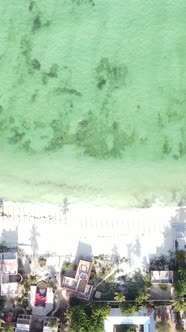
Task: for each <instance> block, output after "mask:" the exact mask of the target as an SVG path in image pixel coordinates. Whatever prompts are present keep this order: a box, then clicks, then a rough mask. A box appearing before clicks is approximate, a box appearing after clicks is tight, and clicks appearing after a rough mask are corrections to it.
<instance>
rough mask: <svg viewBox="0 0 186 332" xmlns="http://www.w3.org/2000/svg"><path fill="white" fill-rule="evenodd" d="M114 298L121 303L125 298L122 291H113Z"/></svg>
mask: <svg viewBox="0 0 186 332" xmlns="http://www.w3.org/2000/svg"><path fill="white" fill-rule="evenodd" d="M114 295H115V296H114V300H115V301H117V302H119V303H122V302H125V300H126V298H125V295H123V294H122V293H119V292H115V294H114Z"/></svg>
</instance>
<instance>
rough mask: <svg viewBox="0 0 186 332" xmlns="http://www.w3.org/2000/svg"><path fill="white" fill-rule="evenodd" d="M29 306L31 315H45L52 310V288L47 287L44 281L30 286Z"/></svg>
mask: <svg viewBox="0 0 186 332" xmlns="http://www.w3.org/2000/svg"><path fill="white" fill-rule="evenodd" d="M30 306H31V308H32V314H33V315H38V316H46V315H47V314H48V313H49V312H51V311H52V309H53V306H54V293H53V290H52V288H50V287H47V284H46V283H45V282H44V281H41V282H39V283H38V284H37V285H32V286H31V289H30Z"/></svg>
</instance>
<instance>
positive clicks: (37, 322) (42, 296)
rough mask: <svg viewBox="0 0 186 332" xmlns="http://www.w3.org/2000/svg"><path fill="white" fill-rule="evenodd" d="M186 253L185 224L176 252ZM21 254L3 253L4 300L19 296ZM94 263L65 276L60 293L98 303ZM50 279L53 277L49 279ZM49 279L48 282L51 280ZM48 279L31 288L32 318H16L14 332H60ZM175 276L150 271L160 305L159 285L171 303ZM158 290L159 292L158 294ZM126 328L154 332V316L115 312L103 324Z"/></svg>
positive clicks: (0, 280) (0, 286)
mask: <svg viewBox="0 0 186 332" xmlns="http://www.w3.org/2000/svg"><path fill="white" fill-rule="evenodd" d="M178 248H179V249H180V250H186V224H182V226H181V225H179V224H175V225H174V249H175V250H176V249H178ZM18 260H19V257H18V252H17V251H16V250H9V251H4V252H2V253H0V295H1V297H13V298H16V297H17V296H19V294H20V292H21V289H22V285H23V284H24V280H23V277H22V275H21V274H20V273H19V272H18V270H19V269H18V266H19V264H18ZM92 268H93V262H92V261H91V260H88V259H79V260H78V262H77V265H76V270H75V271H74V273H72V274H71V273H66V274H64V275H63V276H62V278H61V279H60V281H59V284H58V290H59V289H61V290H66V291H67V292H68V293H69V294H71V295H72V296H75V297H77V298H79V299H80V300H82V301H87V302H89V301H90V300H92V299H98V300H99V296H100V294H99V292H95V289H94V287H93V286H92V285H91V284H90V282H89V280H90V275H91V271H92ZM48 277H50V276H48ZM48 277H47V278H48ZM47 278H45V277H43V276H42V277H41V278H40V279H39V280H38V282H37V283H34V284H32V285H31V287H30V290H29V307H30V314H27V313H25V314H21V315H19V316H18V318H17V323H16V326H15V332H28V331H30V332H42V331H45V332H57V331H59V326H58V324H57V319H56V318H55V315H53V313H54V311H55V305H56V303H55V292H54V289H53V288H52V287H49V286H48V283H47V282H46V279H47ZM173 278H174V273H173V271H171V270H170V269H169V268H168V267H167V268H163V269H162V270H154V271H151V282H152V285H153V287H152V292H154V294H153V296H154V298H155V299H156V300H157V301H158V291H159V285H160V284H166V285H167V293H166V292H165V291H164V292H163V293H164V294H168V296H170V299H171V298H173V297H174V294H173V287H172V283H173ZM157 290H158V291H157ZM124 325H136V326H139V328H140V329H139V331H143V332H155V320H154V312H153V311H152V310H148V309H147V308H143V309H142V310H141V311H140V312H139V313H137V314H134V315H132V316H129V317H125V316H124V315H122V313H121V311H120V310H119V309H118V308H112V310H111V314H110V316H109V317H107V319H106V320H105V322H104V329H105V332H117V331H120V329H119V328H120V327H121V326H124Z"/></svg>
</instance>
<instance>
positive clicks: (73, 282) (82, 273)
mask: <svg viewBox="0 0 186 332" xmlns="http://www.w3.org/2000/svg"><path fill="white" fill-rule="evenodd" d="M91 270H92V262H89V261H85V260H82V259H81V260H79V263H78V266H77V270H76V274H75V277H74V278H72V277H69V276H66V275H65V276H64V277H63V280H62V285H61V286H62V287H64V288H66V289H68V290H69V291H72V292H74V293H75V294H76V296H77V297H79V298H82V299H85V300H87V299H89V297H90V294H91V291H92V286H90V285H89V284H88V281H89V278H90V273H91Z"/></svg>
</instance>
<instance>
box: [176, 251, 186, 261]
mask: <svg viewBox="0 0 186 332" xmlns="http://www.w3.org/2000/svg"><path fill="white" fill-rule="evenodd" d="M176 261H177V264H178V265H184V264H185V262H186V254H185V251H184V250H178V251H177V252H176Z"/></svg>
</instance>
